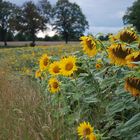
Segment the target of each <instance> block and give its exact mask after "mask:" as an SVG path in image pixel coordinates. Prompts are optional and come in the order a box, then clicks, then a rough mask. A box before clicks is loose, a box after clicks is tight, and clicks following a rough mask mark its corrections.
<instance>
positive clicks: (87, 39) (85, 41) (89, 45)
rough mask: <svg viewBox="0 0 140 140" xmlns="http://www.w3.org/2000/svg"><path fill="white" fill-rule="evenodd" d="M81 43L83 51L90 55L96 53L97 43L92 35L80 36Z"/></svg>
mask: <svg viewBox="0 0 140 140" xmlns="http://www.w3.org/2000/svg"><path fill="white" fill-rule="evenodd" d="M80 39H81V40H82V41H81V44H82V46H83V51H84V52H85V54H87V55H88V56H90V57H93V56H95V55H96V54H97V43H96V40H95V39H93V37H92V36H82V37H81V38H80Z"/></svg>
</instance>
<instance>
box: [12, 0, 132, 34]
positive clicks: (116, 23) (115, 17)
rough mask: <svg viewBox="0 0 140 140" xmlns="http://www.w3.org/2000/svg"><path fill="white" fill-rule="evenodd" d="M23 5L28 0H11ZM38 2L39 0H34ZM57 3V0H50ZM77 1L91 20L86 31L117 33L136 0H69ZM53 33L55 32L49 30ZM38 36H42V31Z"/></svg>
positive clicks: (88, 19) (71, 0)
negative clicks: (128, 9)
mask: <svg viewBox="0 0 140 140" xmlns="http://www.w3.org/2000/svg"><path fill="white" fill-rule="evenodd" d="M9 1H11V2H13V3H16V4H18V5H21V4H22V3H24V2H25V1H28V0H9ZM33 1H34V2H38V0H33ZM49 1H50V2H51V3H52V4H55V2H56V1H57V0H49ZM69 1H70V2H76V3H77V4H78V5H79V6H80V7H81V9H82V11H83V13H84V14H85V16H86V18H87V21H88V22H89V29H88V30H87V31H86V33H93V34H97V33H105V34H106V33H115V32H117V31H118V30H120V29H121V28H123V26H124V25H123V21H122V17H123V15H124V14H125V12H126V10H127V8H128V7H130V6H132V4H133V2H134V1H135V0H69ZM48 33H49V34H50V35H53V33H54V32H51V29H50V31H49V32H48ZM38 36H42V33H41V32H40V33H39V34H38Z"/></svg>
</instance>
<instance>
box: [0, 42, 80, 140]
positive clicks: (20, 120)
mask: <svg viewBox="0 0 140 140" xmlns="http://www.w3.org/2000/svg"><path fill="white" fill-rule="evenodd" d="M76 50H79V45H68V46H64V45H59V46H48V47H45V46H42V47H35V48H32V47H26V48H24V47H21V48H20V47H19V48H18V47H16V48H1V49H0V62H1V65H0V139H1V140H8V139H11V140H19V139H21V140H22V139H23V140H46V139H47V140H60V139H61V138H60V133H62V131H61V129H60V128H59V126H58V129H59V131H57V132H56V130H53V128H54V127H55V125H56V120H52V118H51V113H52V112H53V110H52V108H51V107H50V106H47V108H46V100H49V99H45V96H43V94H42V91H41V90H40V87H39V86H38V85H37V83H36V82H35V81H34V80H33V77H34V69H33V68H34V67H35V66H36V65H37V63H38V58H39V57H40V56H41V55H42V54H43V53H47V54H49V55H55V56H60V55H61V56H64V55H67V54H68V53H72V52H73V51H76ZM60 123H62V125H61V126H63V122H60ZM58 129H57V130H58Z"/></svg>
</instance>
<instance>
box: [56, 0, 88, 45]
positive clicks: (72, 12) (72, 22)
mask: <svg viewBox="0 0 140 140" xmlns="http://www.w3.org/2000/svg"><path fill="white" fill-rule="evenodd" d="M86 28H88V22H87V20H86V17H85V15H84V14H83V13H82V11H81V8H80V7H79V6H78V5H77V4H76V3H71V2H69V1H68V0H59V1H58V2H57V3H56V6H55V7H54V29H56V30H57V31H58V33H59V34H61V35H62V36H63V38H64V39H65V42H66V43H67V42H68V40H70V39H76V40H77V38H80V36H81V35H82V34H83V33H84V31H85V30H86Z"/></svg>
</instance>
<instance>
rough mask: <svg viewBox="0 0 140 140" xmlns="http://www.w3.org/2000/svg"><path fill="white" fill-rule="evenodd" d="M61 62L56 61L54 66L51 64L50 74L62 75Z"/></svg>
mask: <svg viewBox="0 0 140 140" xmlns="http://www.w3.org/2000/svg"><path fill="white" fill-rule="evenodd" d="M60 70H61V69H60V62H59V61H55V62H53V63H52V64H50V66H49V72H50V74H52V75H59V74H60Z"/></svg>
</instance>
